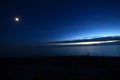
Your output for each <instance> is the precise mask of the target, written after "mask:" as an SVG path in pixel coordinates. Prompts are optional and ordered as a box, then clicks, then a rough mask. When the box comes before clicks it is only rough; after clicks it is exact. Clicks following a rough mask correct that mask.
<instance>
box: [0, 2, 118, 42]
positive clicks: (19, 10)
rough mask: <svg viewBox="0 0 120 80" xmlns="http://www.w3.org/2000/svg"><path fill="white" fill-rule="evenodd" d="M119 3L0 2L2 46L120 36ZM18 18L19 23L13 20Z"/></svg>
mask: <svg viewBox="0 0 120 80" xmlns="http://www.w3.org/2000/svg"><path fill="white" fill-rule="evenodd" d="M119 4H120V1H119V0H54V1H53V0H3V1H0V37H1V40H0V41H1V43H23V42H51V41H64V40H74V39H82V38H86V37H89V38H90V37H101V36H119V35H120V5H119ZM15 17H19V18H20V22H15V20H14V18H15Z"/></svg>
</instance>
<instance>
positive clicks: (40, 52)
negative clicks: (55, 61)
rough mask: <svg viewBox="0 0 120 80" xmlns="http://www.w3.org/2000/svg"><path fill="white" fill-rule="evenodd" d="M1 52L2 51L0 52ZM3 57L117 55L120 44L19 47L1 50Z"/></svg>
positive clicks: (119, 52)
mask: <svg viewBox="0 0 120 80" xmlns="http://www.w3.org/2000/svg"><path fill="white" fill-rule="evenodd" d="M2 52H3V53H2ZM2 52H1V54H0V56H3V57H6V56H7V57H11V56H14V57H23V56H25V57H35V56H37V57H39V56H83V55H84V56H119V57H120V45H101V46H49V47H39V46H38V47H19V48H13V49H7V50H6V49H5V50H2Z"/></svg>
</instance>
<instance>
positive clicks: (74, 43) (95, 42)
mask: <svg viewBox="0 0 120 80" xmlns="http://www.w3.org/2000/svg"><path fill="white" fill-rule="evenodd" d="M117 41H120V40H109V41H90V42H71V43H53V45H93V44H102V43H112V42H117Z"/></svg>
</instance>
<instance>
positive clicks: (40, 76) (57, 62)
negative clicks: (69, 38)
mask: <svg viewBox="0 0 120 80" xmlns="http://www.w3.org/2000/svg"><path fill="white" fill-rule="evenodd" d="M119 74H120V58H115V57H114V58H112V57H89V56H84V57H77V56H76V57H75V56H74V57H37V58H0V80H106V79H113V80H115V79H120V76H119Z"/></svg>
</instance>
